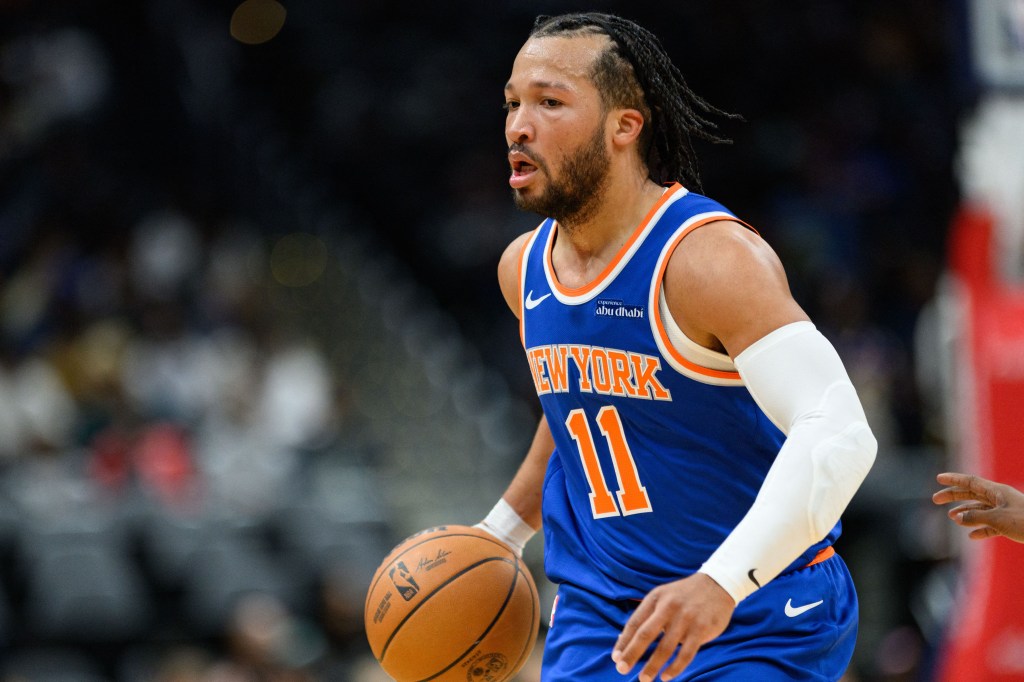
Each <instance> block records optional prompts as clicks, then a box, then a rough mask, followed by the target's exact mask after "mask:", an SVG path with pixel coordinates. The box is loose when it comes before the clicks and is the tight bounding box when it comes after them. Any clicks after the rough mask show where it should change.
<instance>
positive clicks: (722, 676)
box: [541, 555, 857, 682]
mask: <svg viewBox="0 0 1024 682" xmlns="http://www.w3.org/2000/svg"><path fill="white" fill-rule="evenodd" d="M555 599H556V601H555V605H554V608H553V612H552V617H551V623H550V627H549V629H548V633H547V639H546V641H545V644H544V662H543V669H542V675H541V679H542V680H543V682H570V681H571V682H580V681H585V680H590V681H592V682H613V681H617V680H622V681H623V682H631V681H635V680H637V677H638V675H639V673H640V671H641V670H642V669H643V662H640V663H637V665H636V666H635V667H634V668H633V670H632V671H631V672H630V673H629V674H628V675H620V674H619V673H618V672H617V671H616V670H615V664H614V663H613V662H612V657H611V653H612V647H613V646H614V645H615V642H616V640H617V639H618V637H619V633H621V632H622V629H623V628H624V627H625V625H626V621H627V620H628V619H629V617H630V615H631V614H632V613H633V611H634V610H635V609H636V607H637V606H638V605H639V602H636V601H632V600H626V601H611V600H607V599H604V598H603V597H600V596H598V595H596V594H593V593H591V592H587V591H585V590H581V589H579V588H577V587H574V586H573V585H570V584H565V583H563V584H562V585H560V586H559V587H558V593H557V596H556V598H555ZM856 640H857V593H856V590H855V589H854V586H853V580H852V578H851V577H850V571H849V570H848V569H847V567H846V563H845V562H844V561H843V560H842V559H841V558H840V557H839V555H834V556H832V557H831V558H829V559H826V560H825V561H822V562H821V563H817V564H813V565H811V566H807V567H805V568H802V569H800V570H797V571H793V572H791V573H787V574H786V575H782V576H779V577H777V578H776V579H775V580H773V581H771V582H770V583H768V584H767V585H765V586H764V587H762V588H761V589H759V590H757V591H756V592H754V593H753V594H752V595H750V596H749V597H747V598H746V599H744V600H743V601H742V602H740V604H739V606H737V607H736V611H735V612H734V613H733V617H732V620H731V621H730V623H729V627H728V628H726V630H725V632H723V633H722V634H721V635H720V636H719V637H718V638H716V639H714V640H712V641H711V642H708V643H707V644H705V645H704V646H703V647H701V648H700V650H699V651H698V652H697V655H696V657H695V658H694V659H693V661H692V662H691V663H690V665H689V666H687V668H686V669H685V670H684V671H683V672H682V674H681V675H679V676H678V677H675V678H673V681H674V682H684V681H685V682H697V681H700V682H708V681H711V680H714V681H715V682H750V681H751V680H757V681H758V682H776V681H778V682H782V681H783V680H785V681H786V682H789V681H791V680H829V681H833V682H834V681H835V680H838V679H839V678H840V677H842V675H843V673H844V672H845V671H846V668H847V667H848V666H849V664H850V659H851V658H852V657H853V648H854V645H855V644H856ZM653 649H654V646H653V645H652V647H651V651H653ZM644 660H645V659H644Z"/></svg>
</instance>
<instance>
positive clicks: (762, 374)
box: [700, 322, 878, 603]
mask: <svg viewBox="0 0 1024 682" xmlns="http://www.w3.org/2000/svg"><path fill="white" fill-rule="evenodd" d="M735 364H736V369H737V370H739V373H740V376H741V377H742V378H743V381H744V383H745V384H746V386H747V389H748V390H749V391H750V394H751V395H752V396H753V397H754V400H755V401H756V402H757V404H758V405H759V406H760V407H761V409H762V410H763V411H764V413H765V414H766V415H767V416H768V418H769V419H771V420H772V422H774V423H775V425H776V426H778V427H779V428H780V429H781V430H782V432H783V433H785V434H786V436H787V437H786V441H785V443H783V445H782V448H781V449H780V450H779V454H778V456H777V457H776V458H775V462H774V463H773V464H772V466H771V468H770V469H769V470H768V475H767V476H766V477H765V480H764V483H763V484H762V485H761V490H760V491H759V492H758V494H757V498H756V499H755V500H754V504H753V505H752V506H751V508H750V510H749V511H748V512H747V514H746V516H744V517H743V519H742V520H741V521H740V523H739V524H738V525H737V526H736V528H735V529H733V531H732V533H730V534H729V536H728V537H727V538H726V539H725V541H723V542H722V544H721V545H720V546H719V547H718V549H717V550H716V551H715V552H714V553H713V554H712V555H711V557H710V558H708V560H707V561H706V562H705V563H704V565H703V566H702V567H701V569H700V572H702V573H706V574H707V575H709V576H710V577H711V578H712V579H713V580H714V581H715V582H717V583H718V584H719V585H721V586H722V587H723V588H724V589H725V590H726V591H727V592H728V593H729V594H730V595H731V596H732V598H733V599H735V600H736V602H737V603H739V602H740V601H741V600H742V599H744V598H745V597H747V596H748V595H750V593H752V592H753V591H754V590H756V589H757V588H758V586H759V585H758V584H757V583H759V584H760V585H765V584H767V583H768V581H769V580H772V579H773V578H775V577H776V576H777V575H778V574H779V573H781V572H782V571H783V570H784V569H785V568H786V567H787V566H788V565H789V564H790V563H792V562H793V561H794V560H795V559H796V558H797V557H798V556H800V554H802V553H803V552H804V551H806V550H807V548H808V547H810V546H811V545H812V544H814V543H816V542H818V541H819V540H821V539H822V538H824V537H825V535H827V534H828V532H829V531H830V530H831V529H832V526H834V525H835V523H836V521H838V520H839V516H840V514H842V512H843V510H844V509H846V505H847V504H849V502H850V500H851V499H853V495H854V493H855V492H856V491H857V488H859V487H860V484H861V483H862V482H863V481H864V478H865V477H866V476H867V474H868V471H869V470H870V469H871V465H872V463H873V462H874V460H875V453H876V452H877V450H878V444H877V443H876V441H875V438H874V436H873V435H872V434H871V429H870V428H869V427H868V424H867V419H866V418H865V416H864V410H863V408H862V407H861V404H860V400H859V399H858V398H857V393H856V391H855V390H854V388H853V384H852V383H850V378H849V376H848V375H847V373H846V369H845V368H844V367H843V363H842V361H841V360H840V359H839V355H838V353H836V351H835V349H834V348H833V347H832V344H831V343H829V342H828V340H827V339H826V338H825V337H824V336H822V334H821V333H820V332H818V330H817V329H815V327H814V325H813V324H811V323H810V322H795V323H793V324H788V325H786V326H784V327H781V328H779V329H776V330H775V331H773V332H772V333H770V334H768V335H767V336H765V337H764V338H762V339H760V340H758V341H757V342H755V343H754V344H753V345H751V346H750V347H749V348H747V349H746V350H744V351H743V352H742V353H740V354H739V355H737V356H736V358H735ZM752 571H753V575H754V576H756V580H757V583H755V582H754V580H753V579H752V578H751V577H750V576H751V572H752Z"/></svg>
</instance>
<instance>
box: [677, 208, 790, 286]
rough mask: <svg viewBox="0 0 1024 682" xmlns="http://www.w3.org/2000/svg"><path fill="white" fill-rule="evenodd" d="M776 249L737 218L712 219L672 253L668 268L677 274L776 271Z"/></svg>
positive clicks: (730, 274) (714, 275)
mask: <svg viewBox="0 0 1024 682" xmlns="http://www.w3.org/2000/svg"><path fill="white" fill-rule="evenodd" d="M781 267H782V264H781V262H780V261H779V258H778V256H777V255H776V253H775V251H773V250H772V248H771V246H769V244H768V242H766V241H765V240H764V239H763V238H762V237H761V236H760V235H759V234H758V233H757V232H755V231H754V230H753V229H752V228H750V227H749V226H747V225H744V224H743V223H741V222H739V221H737V220H729V219H722V220H713V221H711V222H709V223H707V224H704V225H702V226H701V227H700V229H696V230H693V231H692V232H691V233H689V234H687V235H686V238H685V239H684V240H683V241H682V242H681V243H680V244H679V246H678V247H677V248H676V249H675V250H674V251H673V252H672V255H671V258H670V260H669V265H668V268H669V270H670V271H671V272H673V273H674V274H675V275H676V276H677V277H679V276H684V277H686V278H692V277H695V278H698V279H705V278H709V277H710V278H717V277H726V278H732V277H735V276H736V274H737V273H738V272H740V273H746V274H754V273H756V272H757V271H759V270H761V269H767V271H768V272H771V273H772V274H775V275H777V274H779V272H780V270H781Z"/></svg>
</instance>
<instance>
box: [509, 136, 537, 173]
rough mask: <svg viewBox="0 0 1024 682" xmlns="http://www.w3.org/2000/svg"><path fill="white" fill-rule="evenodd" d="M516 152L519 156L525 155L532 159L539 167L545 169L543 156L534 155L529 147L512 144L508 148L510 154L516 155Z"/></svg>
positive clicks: (519, 143) (521, 144)
mask: <svg viewBox="0 0 1024 682" xmlns="http://www.w3.org/2000/svg"><path fill="white" fill-rule="evenodd" d="M516 152H518V153H519V154H524V155H526V156H528V157H530V159H531V160H532V161H533V162H534V163H535V164H536V165H537V167H543V166H544V158H543V157H542V156H540V155H538V154H536V153H534V152H533V151H532V150H531V149H530V148H529V147H527V146H526V145H525V144H523V143H522V142H513V143H512V144H510V145H509V146H508V153H509V154H512V153H516Z"/></svg>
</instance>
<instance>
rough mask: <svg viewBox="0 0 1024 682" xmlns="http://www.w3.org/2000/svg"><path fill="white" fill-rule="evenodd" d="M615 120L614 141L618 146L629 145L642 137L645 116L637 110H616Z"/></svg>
mask: <svg viewBox="0 0 1024 682" xmlns="http://www.w3.org/2000/svg"><path fill="white" fill-rule="evenodd" d="M614 116H615V118H614V120H613V137H612V139H613V141H614V142H615V144H618V145H622V146H625V145H628V144H632V143H633V142H635V141H636V140H637V139H638V138H639V137H640V131H641V130H643V128H644V115H643V114H641V113H640V112H639V111H638V110H636V109H616V110H615V113H614Z"/></svg>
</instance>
